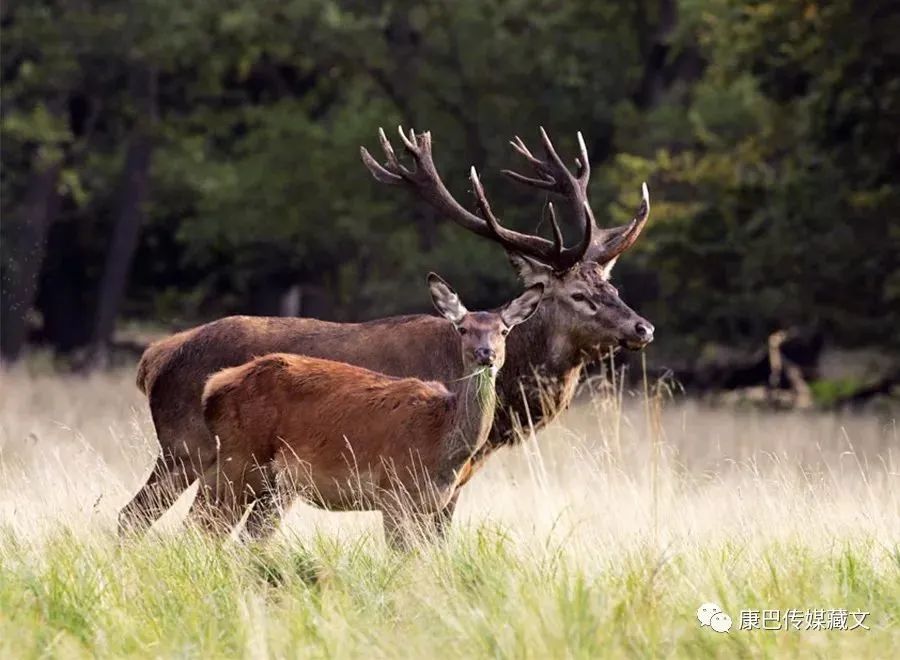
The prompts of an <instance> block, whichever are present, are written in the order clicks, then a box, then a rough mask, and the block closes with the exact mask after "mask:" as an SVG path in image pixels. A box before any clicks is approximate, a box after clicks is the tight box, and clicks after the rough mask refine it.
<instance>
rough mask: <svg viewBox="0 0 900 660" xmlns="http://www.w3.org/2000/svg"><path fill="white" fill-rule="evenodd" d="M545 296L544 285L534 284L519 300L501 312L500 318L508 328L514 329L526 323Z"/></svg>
mask: <svg viewBox="0 0 900 660" xmlns="http://www.w3.org/2000/svg"><path fill="white" fill-rule="evenodd" d="M543 296H544V285H543V284H533V285H532V286H530V287H528V288H527V289H525V293H523V294H522V295H521V296H519V297H518V298H515V299H513V300H511V301H509V302H508V303H506V305H505V306H504V307H503V309H502V310H500V318H502V319H503V322H504V323H505V324H506V327H507V328H512V327H515V326H517V325H519V324H520V323H521V322H522V321H525V320H527V319H528V317H530V316H531V315H532V314H534V312H535V311H536V310H537V308H538V305H540V304H541V298H542V297H543Z"/></svg>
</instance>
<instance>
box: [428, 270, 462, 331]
mask: <svg viewBox="0 0 900 660" xmlns="http://www.w3.org/2000/svg"><path fill="white" fill-rule="evenodd" d="M428 288H429V290H430V291H431V302H433V303H434V306H435V307H436V308H437V311H439V312H440V313H441V316H443V317H444V318H445V319H447V320H448V321H450V322H451V323H453V324H454V325H455V324H457V323H459V322H460V321H462V318H463V317H464V316H465V315H466V314H468V313H469V310H467V309H466V307H465V305H463V304H462V301H461V300H460V299H459V294H457V293H456V291H454V290H453V287H451V286H450V285H449V284H447V283H446V282H445V281H444V280H443V279H441V277H440V276H439V275H437V274H436V273H428Z"/></svg>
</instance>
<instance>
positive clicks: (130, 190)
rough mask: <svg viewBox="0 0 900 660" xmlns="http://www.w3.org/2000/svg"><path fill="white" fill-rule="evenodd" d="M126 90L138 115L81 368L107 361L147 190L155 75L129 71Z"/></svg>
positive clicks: (153, 119) (151, 147)
mask: <svg viewBox="0 0 900 660" xmlns="http://www.w3.org/2000/svg"><path fill="white" fill-rule="evenodd" d="M131 86H132V90H133V95H134V98H135V99H137V102H138V104H139V111H140V113H141V114H140V116H138V118H137V120H136V124H135V127H134V128H133V129H132V133H131V137H130V139H129V142H128V151H127V152H126V154H125V163H124V165H123V166H122V177H121V184H120V185H121V189H120V193H119V204H118V211H117V217H116V221H115V226H114V228H113V236H112V241H111V243H110V246H109V251H108V252H107V255H106V264H105V266H104V269H103V278H102V279H101V281H100V292H99V295H98V300H97V315H96V317H95V322H94V331H93V333H92V337H91V345H90V348H89V351H88V359H87V364H86V366H87V368H88V369H91V368H102V367H105V366H106V365H107V364H108V362H109V354H108V353H109V345H110V343H111V341H112V338H113V332H114V331H115V323H116V317H117V316H118V312H119V307H120V305H121V303H122V298H123V296H124V293H125V287H126V284H127V282H128V273H129V271H130V270H131V263H132V260H133V259H134V253H135V250H136V249H137V245H138V238H139V235H140V226H141V222H142V221H143V216H144V204H145V203H146V201H147V197H148V194H149V188H150V164H151V158H152V154H153V126H154V124H155V123H156V116H157V109H156V72H155V71H153V70H149V69H146V68H143V67H139V68H136V69H135V70H133V71H132V75H131Z"/></svg>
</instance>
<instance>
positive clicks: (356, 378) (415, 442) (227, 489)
mask: <svg viewBox="0 0 900 660" xmlns="http://www.w3.org/2000/svg"><path fill="white" fill-rule="evenodd" d="M428 286H429V288H430V290H431V298H432V301H433V302H434V306H435V307H436V308H437V310H438V311H439V312H440V313H441V315H442V316H443V317H444V318H445V319H447V321H449V322H450V323H449V324H448V325H447V326H446V327H448V328H453V329H455V332H456V336H457V337H458V339H459V341H458V343H459V349H460V351H461V358H460V357H459V354H458V356H457V358H456V361H457V363H458V365H459V366H460V368H461V371H462V373H463V377H462V378H461V379H460V380H456V381H452V382H450V383H447V384H446V385H445V384H443V383H439V382H427V381H423V380H419V379H418V378H396V377H394V376H386V375H384V374H381V373H377V372H374V371H370V370H369V369H365V368H363V367H357V366H354V365H349V364H346V363H344V362H333V361H331V360H323V359H321V358H311V357H305V356H301V355H292V354H287V353H275V354H272V355H265V356H263V357H260V358H257V359H255V360H253V361H251V362H248V363H247V364H244V365H241V366H239V367H230V368H228V369H223V370H222V371H220V372H218V373H216V374H215V375H213V376H212V377H211V378H210V379H209V381H208V382H207V384H206V388H205V389H204V392H203V413H204V417H205V419H206V424H207V426H208V427H209V430H210V432H211V433H212V434H213V435H215V436H216V437H217V438H218V439H219V442H220V454H219V462H220V465H221V469H218V468H217V467H216V466H212V467H210V468H209V469H208V470H207V472H206V473H205V474H204V475H203V479H202V485H203V487H204V488H208V489H210V490H212V491H214V492H213V493H212V494H211V495H212V502H211V503H213V504H215V505H216V511H215V513H217V514H219V515H218V516H216V518H215V519H211V520H208V521H207V522H212V523H216V526H219V525H221V526H224V528H226V529H227V528H229V527H231V526H233V525H234V524H235V523H237V522H238V521H239V519H240V517H241V515H242V514H243V511H244V510H245V508H246V507H247V506H248V505H249V504H250V503H251V502H252V501H254V500H255V499H256V492H257V491H260V492H261V491H263V490H265V489H266V488H267V486H266V484H265V482H266V481H268V482H270V483H271V482H272V481H274V483H276V484H278V490H279V491H280V492H282V493H284V494H286V495H287V496H288V498H291V497H292V496H293V495H294V494H296V495H299V496H300V497H303V498H304V499H306V500H307V501H309V502H311V503H313V504H316V505H318V506H321V507H323V508H326V509H335V510H373V509H377V510H380V511H382V512H383V514H384V517H385V530H386V533H387V535H388V540H389V541H390V542H391V543H392V544H393V545H405V543H406V541H407V540H408V533H409V532H410V531H412V530H410V526H409V525H408V524H405V523H406V522H407V520H408V518H409V517H411V516H412V517H415V516H418V515H421V514H422V513H432V514H433V513H434V512H436V511H440V510H441V509H442V508H443V507H444V506H445V505H446V504H447V502H448V501H449V500H450V498H451V497H453V494H454V492H455V488H456V482H457V480H458V479H459V475H460V472H461V470H462V468H463V466H464V465H465V464H466V463H467V462H468V461H469V459H470V458H471V457H472V455H473V454H474V452H475V451H477V450H478V449H479V448H481V446H482V445H483V444H484V442H485V440H487V436H488V432H489V431H490V429H491V424H492V422H493V421H494V404H495V393H494V382H495V379H496V375H497V372H498V371H499V370H500V369H501V368H502V367H503V363H504V361H505V360H506V335H507V334H508V333H509V331H510V330H512V328H514V327H515V326H517V325H518V324H520V323H521V322H522V321H524V320H525V319H527V318H528V317H529V316H531V315H532V314H533V313H534V310H535V309H536V308H537V306H538V304H539V303H540V300H541V294H542V293H543V289H544V287H543V286H542V285H540V284H537V285H534V286H532V287H531V288H529V289H528V290H526V291H525V292H524V293H523V294H522V295H521V296H519V297H518V298H516V299H515V300H513V301H511V302H510V303H508V304H507V305H506V306H504V307H503V308H502V309H500V310H499V311H497V312H469V311H468V310H467V309H466V308H465V307H464V306H463V304H462V302H461V301H460V299H459V296H458V295H457V294H456V292H455V291H453V289H452V288H450V286H449V285H448V284H447V283H446V282H444V281H443V280H442V279H441V278H440V277H438V276H437V275H435V274H434V273H431V274H430V275H429V276H428ZM438 340H439V339H438ZM414 519H415V518H414ZM251 531H252V530H251Z"/></svg>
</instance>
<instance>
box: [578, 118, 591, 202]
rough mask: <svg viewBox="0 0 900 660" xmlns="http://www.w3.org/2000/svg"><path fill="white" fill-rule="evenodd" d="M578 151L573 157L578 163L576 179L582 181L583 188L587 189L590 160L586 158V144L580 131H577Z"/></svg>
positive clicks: (589, 175) (589, 176)
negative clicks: (576, 155)
mask: <svg viewBox="0 0 900 660" xmlns="http://www.w3.org/2000/svg"><path fill="white" fill-rule="evenodd" d="M578 153H579V157H578V158H576V159H575V162H576V163H577V164H578V181H579V182H582V185H583V186H584V189H585V190H587V184H588V180H589V179H590V178H591V160H590V158H588V152H587V145H586V144H585V143H584V135H582V134H581V131H578Z"/></svg>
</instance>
